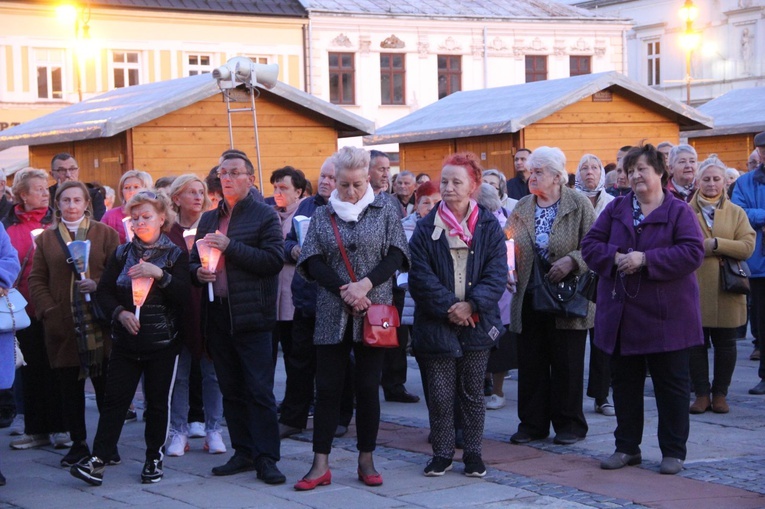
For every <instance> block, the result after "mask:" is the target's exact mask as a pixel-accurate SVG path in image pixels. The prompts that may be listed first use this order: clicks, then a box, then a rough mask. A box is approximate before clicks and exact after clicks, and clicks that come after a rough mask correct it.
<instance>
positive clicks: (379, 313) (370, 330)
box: [329, 214, 401, 348]
mask: <svg viewBox="0 0 765 509" xmlns="http://www.w3.org/2000/svg"><path fill="white" fill-rule="evenodd" d="M329 219H330V221H331V222H332V230H334V232H335V240H337V246H338V247H339V248H340V254H341V255H342V257H343V261H344V262H345V268H346V269H347V270H348V275H350V276H351V281H353V282H354V283H355V282H356V274H354V272H353V267H352V266H351V261H350V260H349V259H348V253H346V251H345V246H344V245H343V239H342V238H341V237H340V230H338V229H337V221H336V220H335V216H333V215H332V214H330V216H329ZM399 325H401V323H400V320H399V316H398V310H397V309H396V306H393V305H391V304H372V305H371V306H369V308H367V311H366V314H365V315H364V336H363V338H362V339H363V341H364V344H365V345H367V346H372V347H375V348H398V334H397V333H396V329H397V328H398V326H399Z"/></svg>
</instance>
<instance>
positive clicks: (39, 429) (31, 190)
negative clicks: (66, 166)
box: [3, 168, 72, 449]
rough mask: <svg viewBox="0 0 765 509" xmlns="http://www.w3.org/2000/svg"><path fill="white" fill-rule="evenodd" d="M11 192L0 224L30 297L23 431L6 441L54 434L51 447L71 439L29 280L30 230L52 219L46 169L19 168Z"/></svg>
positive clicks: (26, 441) (43, 439)
mask: <svg viewBox="0 0 765 509" xmlns="http://www.w3.org/2000/svg"><path fill="white" fill-rule="evenodd" d="M13 196H14V199H15V201H16V205H14V207H13V209H11V211H10V212H9V213H8V215H7V216H6V217H5V219H4V220H3V225H4V226H5V229H6V231H7V232H8V236H9V237H10V238H11V244H13V247H14V248H16V251H17V252H18V256H19V263H20V264H21V272H20V274H19V277H18V279H17V282H16V284H15V285H14V286H15V287H16V288H17V289H18V290H19V292H21V295H23V296H24V298H25V299H26V300H27V302H28V304H27V314H28V315H29V316H30V319H31V322H32V324H31V325H30V326H29V327H28V328H26V329H22V330H20V331H18V332H16V337H17V338H18V340H19V347H20V348H21V352H22V353H23V354H24V359H25V360H26V363H27V365H26V366H23V367H22V368H21V371H20V372H19V373H20V375H21V380H22V383H23V387H24V390H23V391H22V392H23V394H24V435H22V436H21V437H19V438H17V439H15V440H12V441H11V443H10V446H11V449H30V448H33V447H40V446H43V445H48V444H50V443H51V438H52V441H53V446H54V447H56V448H58V449H64V448H67V447H70V446H71V445H72V443H71V441H70V440H69V434H68V433H66V431H65V430H66V424H65V423H64V409H63V407H62V406H61V397H60V396H59V394H58V386H57V385H56V377H55V375H54V372H53V369H52V368H51V367H50V361H49V360H48V352H47V350H46V349H45V337H44V334H43V324H42V322H41V321H40V320H38V319H37V318H36V317H35V307H34V303H33V302H32V300H31V299H32V298H31V296H30V294H29V282H28V279H29V274H30V273H31V272H32V255H33V254H34V238H33V236H35V234H39V233H42V230H41V228H45V227H46V226H48V225H49V224H50V223H51V222H52V221H53V209H51V208H50V206H49V204H50V193H49V191H48V173H47V172H46V171H45V170H38V169H35V168H25V169H23V170H21V171H19V172H18V173H16V175H15V176H14V179H13ZM51 434H52V436H50V435H51Z"/></svg>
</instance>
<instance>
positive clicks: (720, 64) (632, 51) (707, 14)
mask: <svg viewBox="0 0 765 509" xmlns="http://www.w3.org/2000/svg"><path fill="white" fill-rule="evenodd" d="M569 3H574V5H576V6H578V7H582V8H586V9H589V10H590V11H591V12H594V13H598V14H601V15H606V16H618V17H621V18H627V19H630V20H632V22H633V23H634V26H633V27H632V29H631V30H630V31H629V32H628V33H627V37H626V39H627V41H626V46H627V75H628V76H629V77H630V78H632V79H634V80H636V81H638V82H640V83H643V84H645V85H649V86H652V87H654V88H656V89H659V90H662V91H664V93H666V94H667V95H668V96H670V97H671V98H673V99H676V100H682V101H685V100H686V98H687V97H686V96H687V83H686V79H685V78H686V58H687V53H686V50H685V48H684V47H683V45H682V40H681V38H682V37H683V35H684V32H685V30H686V25H685V23H684V21H683V19H682V18H681V17H680V15H679V11H680V9H681V7H683V3H684V2H683V0H590V1H585V2H577V1H576V0H574V1H573V2H572V1H571V0H569ZM693 3H694V5H695V7H696V8H697V17H696V19H694V20H693V22H692V31H693V32H694V33H695V34H696V36H697V37H696V39H697V41H698V45H697V46H696V48H695V49H694V50H693V51H692V53H691V72H690V76H691V80H690V85H691V93H690V96H691V104H692V105H700V104H703V103H705V102H707V101H709V100H711V99H714V98H715V97H718V96H720V95H722V94H724V93H726V92H729V91H730V90H734V89H740V88H750V87H757V86H763V85H765V62H764V59H765V2H763V0H693Z"/></svg>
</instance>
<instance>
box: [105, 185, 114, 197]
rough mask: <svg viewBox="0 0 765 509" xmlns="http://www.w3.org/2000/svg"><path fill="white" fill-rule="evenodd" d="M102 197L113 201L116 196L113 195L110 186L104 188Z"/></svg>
mask: <svg viewBox="0 0 765 509" xmlns="http://www.w3.org/2000/svg"><path fill="white" fill-rule="evenodd" d="M104 195H105V197H106V198H111V199H114V197H115V196H116V194H114V189H113V188H112V187H111V186H104Z"/></svg>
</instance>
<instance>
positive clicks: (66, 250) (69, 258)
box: [56, 228, 80, 279]
mask: <svg viewBox="0 0 765 509" xmlns="http://www.w3.org/2000/svg"><path fill="white" fill-rule="evenodd" d="M56 238H57V239H58V242H59V244H61V249H63V250H64V256H66V264H67V265H69V268H70V269H72V272H73V273H74V277H75V279H79V278H80V272H79V271H78V270H77V267H75V265H74V260H73V259H72V254H71V253H70V252H69V248H68V247H66V242H64V237H62V236H61V232H60V231H59V230H58V228H57V229H56Z"/></svg>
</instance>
